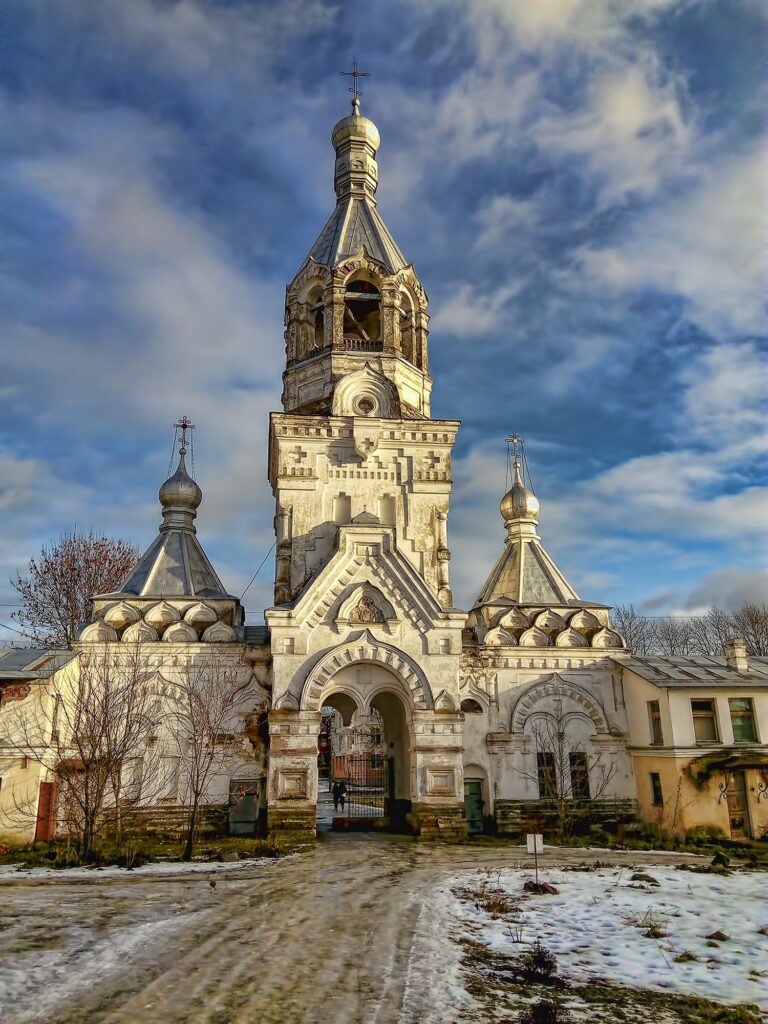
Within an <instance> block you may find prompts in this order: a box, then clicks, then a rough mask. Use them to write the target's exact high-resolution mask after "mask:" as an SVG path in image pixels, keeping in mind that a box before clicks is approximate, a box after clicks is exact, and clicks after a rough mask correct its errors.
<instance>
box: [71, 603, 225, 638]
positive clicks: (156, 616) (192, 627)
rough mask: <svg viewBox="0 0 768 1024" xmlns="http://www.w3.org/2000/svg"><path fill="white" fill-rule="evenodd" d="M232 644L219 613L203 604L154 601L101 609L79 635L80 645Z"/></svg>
mask: <svg viewBox="0 0 768 1024" xmlns="http://www.w3.org/2000/svg"><path fill="white" fill-rule="evenodd" d="M117 640H122V641H123V643H137V642H147V643H157V642H158V641H159V640H163V642H165V643H177V644H180V643H188V644H194V643H201V642H202V643H233V642H234V641H235V640H236V634H235V631H234V629H233V628H232V626H230V625H229V624H228V623H226V622H223V621H221V619H220V618H219V612H218V611H217V610H216V608H214V607H213V606H212V605H210V604H207V603H205V602H204V601H190V602H188V603H186V604H180V603H178V602H174V603H173V604H171V603H170V602H169V601H157V602H156V603H154V604H151V605H149V606H143V607H137V606H136V605H133V604H130V603H129V602H127V601H118V602H116V603H115V604H113V605H109V606H108V607H106V608H105V609H103V616H102V617H101V618H99V619H97V620H96V621H95V622H92V623H91V624H90V625H89V626H86V628H85V629H84V630H83V632H82V633H81V634H80V642H81V643H108V642H109V643H114V642H115V641H117Z"/></svg>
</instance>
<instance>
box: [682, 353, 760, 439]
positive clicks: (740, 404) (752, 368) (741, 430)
mask: <svg viewBox="0 0 768 1024" xmlns="http://www.w3.org/2000/svg"><path fill="white" fill-rule="evenodd" d="M680 376H681V382H682V383H683V385H685V392H684V396H683V406H682V411H681V415H680V425H681V426H682V427H683V428H684V429H685V430H686V431H687V432H688V433H689V434H690V435H691V436H692V437H694V438H699V439H701V440H703V441H706V442H708V444H709V445H710V446H712V447H715V448H722V447H723V446H725V445H737V446H743V445H745V444H746V443H747V442H748V441H750V439H753V438H754V439H756V440H757V441H758V442H761V443H762V445H763V446H764V449H765V450H768V435H767V433H766V421H765V410H764V408H763V402H764V401H765V399H766V398H767V397H768V367H767V366H766V358H765V352H761V351H760V349H759V347H758V345H757V343H756V342H754V341H744V342H734V343H730V344H727V343H725V344H721V345H717V346H715V347H713V348H711V349H709V350H708V351H706V352H705V353H704V354H703V355H702V356H701V357H700V358H699V359H698V360H695V361H694V362H692V363H691V364H690V365H689V366H687V367H686V368H685V369H684V370H683V371H682V373H681V375H680Z"/></svg>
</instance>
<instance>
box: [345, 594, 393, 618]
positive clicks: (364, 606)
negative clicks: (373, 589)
mask: <svg viewBox="0 0 768 1024" xmlns="http://www.w3.org/2000/svg"><path fill="white" fill-rule="evenodd" d="M349 621H350V622H355V623H357V622H359V623H361V624H372V623H374V622H384V621H385V619H384V612H383V611H382V610H381V608H379V607H378V606H377V605H376V604H375V602H374V601H373V600H372V598H371V597H369V596H368V594H363V596H362V597H361V598H360V600H359V601H358V603H357V604H356V605H355V607H354V608H353V609H352V611H351V612H350V614H349Z"/></svg>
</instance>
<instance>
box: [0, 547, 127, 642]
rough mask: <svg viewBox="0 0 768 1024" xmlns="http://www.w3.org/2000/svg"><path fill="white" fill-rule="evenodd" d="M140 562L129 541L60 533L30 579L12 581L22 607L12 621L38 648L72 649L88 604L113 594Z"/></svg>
mask: <svg viewBox="0 0 768 1024" xmlns="http://www.w3.org/2000/svg"><path fill="white" fill-rule="evenodd" d="M138 556H139V550H138V548H135V547H133V545H131V544H129V543H128V542H127V541H125V540H121V539H119V538H110V537H104V536H102V535H101V534H96V533H94V532H93V530H89V532H88V533H81V532H78V531H77V530H70V531H68V532H65V533H62V534H61V536H60V537H59V539H58V540H57V541H55V542H51V543H48V544H43V546H42V548H41V550H40V556H39V558H33V559H31V561H30V563H29V565H28V567H27V575H26V576H21V575H20V574H19V573H17V574H16V578H15V579H11V586H12V587H13V588H14V589H15V590H16V592H17V593H18V594H19V598H20V604H21V607H20V609H19V610H18V611H15V612H13V613H12V615H11V618H13V619H15V620H16V621H17V622H18V623H20V625H21V626H22V627H23V629H24V634H25V636H27V637H28V638H29V639H30V640H32V641H33V642H34V643H36V644H42V645H43V646H46V647H72V645H73V643H74V641H75V640H76V638H77V629H78V625H79V624H80V623H81V622H83V621H84V620H85V619H86V618H87V617H88V602H89V600H90V598H91V597H93V595H94V594H107V593H110V592H111V591H113V590H115V589H116V588H117V587H118V586H119V585H120V583H121V582H122V581H123V579H124V578H125V577H126V576H127V575H128V573H129V572H130V570H131V568H132V567H133V565H134V564H135V562H136V559H137V558H138Z"/></svg>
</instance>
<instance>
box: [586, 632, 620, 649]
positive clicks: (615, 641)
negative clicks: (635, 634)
mask: <svg viewBox="0 0 768 1024" xmlns="http://www.w3.org/2000/svg"><path fill="white" fill-rule="evenodd" d="M592 646H593V647H602V648H609V649H613V650H616V649H617V648H621V647H625V646H626V645H625V643H624V640H623V639H622V637H621V636H620V634H619V633H617V632H616V631H615V630H614V629H601V630H600V632H599V633H595V635H594V636H593V637H592Z"/></svg>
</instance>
